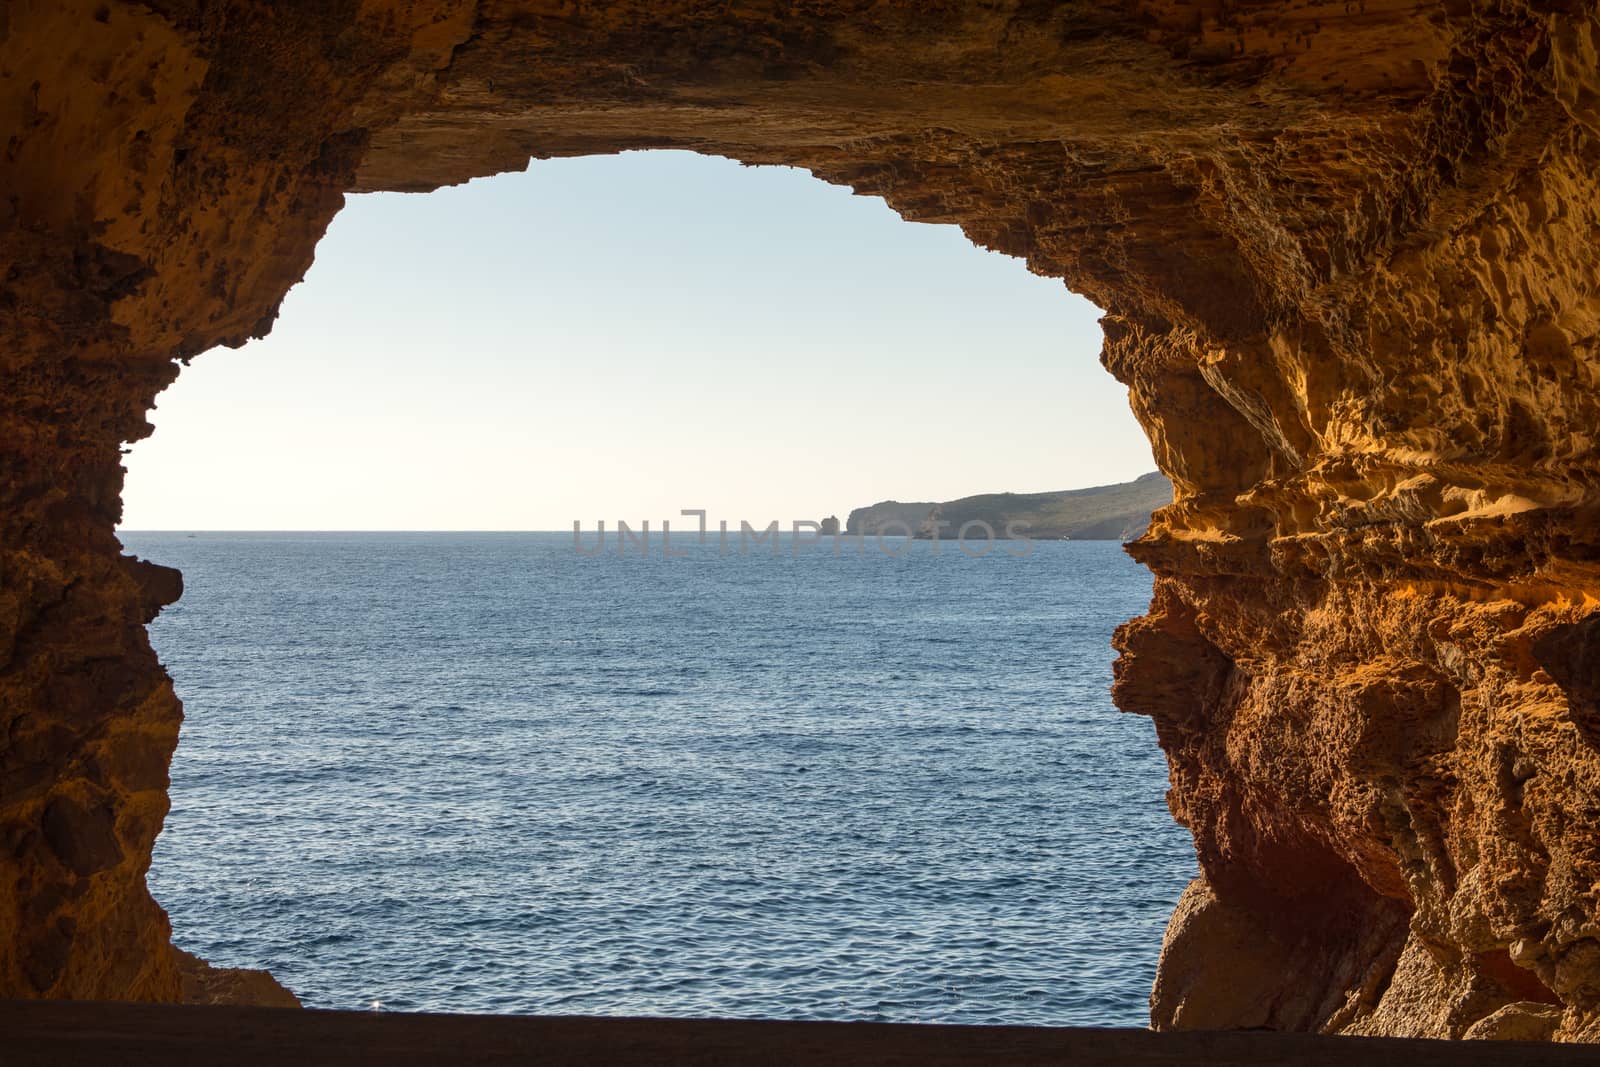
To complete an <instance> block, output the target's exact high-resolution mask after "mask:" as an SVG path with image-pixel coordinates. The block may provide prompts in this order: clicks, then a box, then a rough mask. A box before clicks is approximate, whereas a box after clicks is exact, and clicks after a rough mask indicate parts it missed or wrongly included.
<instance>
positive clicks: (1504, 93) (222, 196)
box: [0, 0, 1600, 1039]
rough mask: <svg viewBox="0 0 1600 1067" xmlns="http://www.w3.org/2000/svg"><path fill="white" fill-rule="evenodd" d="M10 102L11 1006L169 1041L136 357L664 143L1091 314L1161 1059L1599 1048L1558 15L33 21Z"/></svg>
mask: <svg viewBox="0 0 1600 1067" xmlns="http://www.w3.org/2000/svg"><path fill="white" fill-rule="evenodd" d="M0 90H3V91H0V108H3V109H4V110H3V118H4V123H3V125H0V129H3V130H5V131H7V133H6V136H7V138H8V140H7V145H6V150H5V152H4V153H3V154H0V191H3V193H4V195H3V196H0V278H3V279H4V282H3V288H0V330H3V339H4V344H3V345H0V371H3V375H4V377H3V381H4V383H5V388H4V389H3V390H0V444H3V455H4V462H3V464H0V773H3V775H4V777H3V786H0V995H19V996H56V997H62V996H77V997H91V996H93V997H127V998H146V999H167V1000H174V999H178V997H179V996H180V993H181V988H180V987H181V982H180V977H179V970H180V969H179V957H178V956H177V955H176V954H175V952H174V951H173V950H172V949H171V948H170V946H169V944H168V937H169V933H168V927H167V923H166V920H165V917H164V915H163V914H162V913H161V911H160V909H159V908H158V907H157V906H156V905H155V904H154V903H153V902H152V901H151V899H150V898H149V895H148V893H147V892H146V891H145V888H144V871H145V869H146V867H147V865H148V863H149V857H150V849H151V845H152V842H153V840H154V837H155V835H156V833H157V832H158V830H159V828H160V825H161V820H162V818H163V817H164V815H165V810H166V784H167V781H166V766H167V760H168V758H169V756H170V754H171V751H172V748H173V745H174V744H175V742H176V738H177V729H178V723H179V719H180V716H181V712H180V709H179V706H178V702H177V700H176V698H175V697H174V695H173V692H172V689H171V685H170V683H169V682H168V680H167V679H166V677H165V674H164V673H163V671H162V669H161V667H160V664H159V663H158V662H157V660H156V658H155V656H154V654H153V653H152V651H151V650H150V647H149V644H148V641H147V640H146V638H145V634H144V624H145V623H146V622H147V621H148V620H149V619H150V618H151V617H152V616H153V614H154V613H155V612H156V611H157V610H159V608H160V606H161V604H162V603H164V602H168V601H170V599H171V598H172V597H173V596H175V595H176V594H177V592H178V587H177V585H176V582H175V581H174V580H172V579H171V578H170V576H165V575H163V574H161V573H160V572H158V571H152V570H151V569H150V568H149V567H148V566H147V565H145V564H142V563H139V562H137V561H134V560H132V559H130V558H128V557H126V556H124V555H122V553H121V550H120V547H119V545H118V544H117V541H116V539H115V536H114V534H113V529H114V526H115V523H116V520H117V517H118V513H119V504H118V493H119V490H120V486H121V478H122V470H121V467H120V453H119V448H120V447H121V446H122V444H123V443H125V442H128V441H133V440H137V439H139V438H140V437H141V436H143V435H144V434H145V433H147V432H148V431H149V427H148V424H147V423H146V421H145V412H146V411H147V410H148V409H149V408H150V406H151V405H152V403H153V402H154V399H155V397H156V394H157V393H158V392H159V391H160V390H161V389H162V388H163V387H165V386H166V385H167V384H168V383H169V382H170V381H171V380H172V378H173V376H174V374H175V373H176V371H177V367H176V365H175V364H174V363H173V360H174V359H175V358H178V359H187V358H189V357H192V356H194V355H197V354H199V353H200V352H202V351H204V350H206V349H208V348H211V347H213V346H215V345H218V344H224V345H238V344H241V343H243V342H244V341H245V340H246V339H247V338H248V337H250V336H252V335H259V334H261V333H263V332H264V331H265V330H266V329H268V328H269V327H270V325H271V322H272V319H273V316H274V314H275V313H276V308H277V306H278V302H279V301H280V300H281V298H282V296H283V294H284V292H285V290H286V289H287V288H288V286H289V285H291V284H293V282H294V281H296V280H297V279H298V278H299V277H300V276H301V274H302V273H303V272H304V271H305V269H306V267H307V265H308V264H309V263H310V261H311V256H312V254H313V251H314V247H315V244H316V241H317V239H318V237H319V236H320V235H321V233H322V232H323V229H324V228H325V227H326V225H327V223H328V220H329V219H330V218H331V217H332V215H333V214H334V212H335V211H337V209H338V207H339V206H340V204H341V203H342V197H343V194H344V193H345V192H347V191H350V190H371V189H411V190H422V189H429V188H433V187H435V186H437V185H439V184H442V183H447V182H459V181H462V180H465V179H467V178H470V177H473V176H475V175H482V174H489V173H493V172H495V171H500V170H505V169H513V168H520V167H522V166H523V165H524V164H525V163H526V161H527V159H528V158H529V157H530V156H550V155H570V154H579V153H592V152H615V151H619V150H622V149H628V148H640V147H651V146H659V147H672V148H686V149H693V150H696V151H702V152H713V153H720V154H724V155H728V156H733V157H735V158H738V159H742V160H745V161H747V162H751V163H786V164H792V165H796V166H802V167H806V168H809V169H810V170H812V171H813V172H814V173H816V174H817V175H818V176H819V177H821V178H823V179H825V180H828V181H832V182H839V183H844V184H849V185H851V186H853V187H855V188H856V189H857V190H858V191H860V192H862V193H866V194H871V195H878V196H882V197H884V198H885V199H886V200H887V201H888V202H889V203H890V204H891V205H892V206H893V207H894V208H895V209H896V210H898V211H899V212H901V213H902V214H903V215H905V216H906V217H907V218H909V219H913V220H923V221H931V222H949V223H956V224H959V225H960V226H962V227H963V229H964V230H965V231H966V233H967V234H968V235H969V236H970V237H971V238H972V239H973V240H974V241H976V242H978V243H980V244H984V245H987V246H989V247H993V248H997V249H1001V250H1004V251H1006V252H1010V253H1013V254H1016V255H1021V256H1025V257H1027V260H1028V262H1029V265H1030V266H1031V267H1032V269H1034V270H1035V271H1038V272H1040V273H1043V274H1048V275H1053V276H1056V277H1060V278H1063V279H1066V281H1067V282H1068V284H1070V285H1071V286H1072V287H1073V288H1075V289H1077V290H1078V291H1080V292H1082V293H1084V294H1086V295H1088V296H1089V297H1091V298H1092V299H1094V300H1095V301H1096V302H1097V303H1099V304H1100V305H1101V306H1102V307H1104V308H1105V309H1106V310H1107V316H1106V319H1105V328H1106V344H1105V348H1104V351H1103V354H1102V359H1103V362H1104V363H1105V365H1106V366H1107V367H1108V369H1110V370H1111V372H1112V373H1113V374H1115V375H1116V376H1117V377H1118V378H1119V379H1120V380H1122V381H1123V382H1125V383H1127V384H1128V385H1129V387H1130V389H1131V397H1132V403H1133V407H1134V410H1135V413H1136V414H1137V415H1138V417H1139V419H1140V421H1141V422H1142V423H1143V425H1144V426H1145V428H1146V429H1147V431H1148V432H1149V434H1150V438H1151V441H1152V443H1153V445H1154V451H1155V455H1156V458H1157V461H1158V462H1159V464H1160V466H1161V468H1162V470H1163V471H1164V472H1165V473H1166V474H1167V475H1168V476H1169V477H1170V478H1171V479H1172V481H1173V483H1174V486H1175V491H1176V499H1175V501H1174V503H1173V505H1172V506H1171V507H1170V508H1167V509H1165V510H1164V511H1163V512H1161V513H1159V514H1158V515H1157V518H1156V521H1155V522H1154V523H1153V524H1152V527H1151V529H1150V531H1149V533H1148V534H1147V535H1146V537H1145V538H1144V539H1142V540H1141V541H1140V542H1139V543H1138V544H1137V545H1136V546H1135V547H1134V552H1135V554H1136V555H1137V556H1138V558H1139V559H1141V560H1142V561H1144V562H1145V563H1147V564H1148V565H1149V566H1150V567H1151V568H1152V569H1153V570H1154V571H1155V572H1156V574H1157V589H1156V596H1155V599H1154V602H1153V604H1152V607H1151V611H1150V613H1149V614H1148V615H1147V616H1146V617H1145V618H1143V619H1140V620H1137V621H1135V622H1132V623H1130V624H1129V625H1128V626H1127V627H1126V628H1124V630H1123V631H1122V634H1121V636H1120V637H1119V647H1121V648H1122V650H1123V653H1124V655H1123V659H1122V661H1121V662H1120V664H1119V667H1118V679H1117V688H1116V695H1117V699H1118V700H1119V702H1120V703H1121V705H1122V706H1123V707H1124V708H1126V709H1128V710H1131V711H1138V712H1141V713H1144V714H1148V715H1150V716H1152V718H1154V720H1155V723H1156V727H1157V731H1158V734H1159V737H1160V739H1161V743H1162V745H1163V746H1164V748H1165V749H1166V751H1167V754H1168V756H1169V760H1170V764H1171V769H1172V791H1171V794H1170V801H1171V806H1172V809H1173V812H1174V815H1175V816H1176V817H1177V818H1179V819H1180V820H1181V821H1183V822H1184V823H1185V824H1186V825H1187V826H1188V827H1190V829H1191V830H1192V831H1193V832H1194V836H1195V843H1196V847H1197V850H1198V853H1199V858H1200V863H1201V867H1202V870H1203V872H1204V879H1203V882H1202V883H1201V886H1200V888H1198V889H1195V890H1192V891H1191V894H1190V895H1189V896H1188V897H1186V898H1185V906H1184V908H1183V909H1180V913H1179V916H1178V920H1177V921H1176V922H1175V924H1174V928H1173V930H1172V932H1171V934H1170V935H1169V938H1168V943H1167V951H1166V953H1165V955H1164V958H1163V962H1162V967H1161V979H1160V981H1159V982H1158V985H1157V992H1156V997H1155V1002H1154V1005H1155V1017H1154V1022H1155V1024H1156V1025H1157V1026H1161V1027H1172V1026H1184V1025H1207V1026H1255V1025H1272V1026H1283V1027H1294V1028H1303V1029H1325V1030H1345V1031H1352V1032H1386V1033H1398V1032H1409V1033H1422V1034H1428V1035H1432V1036H1452V1037H1455V1036H1467V1035H1471V1036H1479V1035H1491V1034H1501V1033H1507V1034H1509V1033H1515V1034H1518V1035H1522V1034H1544V1033H1546V1029H1545V1023H1546V1022H1547V1021H1549V1020H1551V1019H1554V1018H1556V1017H1557V1016H1558V1017H1559V1019H1558V1021H1557V1022H1556V1023H1555V1024H1554V1025H1553V1028H1551V1029H1549V1031H1548V1032H1549V1033H1550V1034H1551V1035H1552V1036H1555V1037H1559V1038H1581V1039H1593V1038H1595V1037H1597V1036H1600V916H1597V902H1600V900H1597V898H1600V889H1597V886H1600V803H1597V798H1600V788H1597V787H1600V752H1597V750H1596V745H1597V743H1600V741H1597V737H1596V731H1597V729H1600V726H1597V714H1600V712H1597V710H1596V692H1597V684H1596V679H1595V676H1596V670H1597V668H1596V658H1597V655H1600V653H1597V652H1596V648H1597V641H1600V623H1597V621H1596V619H1597V617H1600V615H1597V612H1600V546H1597V540H1600V532H1597V531H1600V526H1597V524H1596V519H1597V517H1600V494H1597V491H1596V484H1597V467H1596V459H1595V435H1596V433H1597V429H1596V428H1597V426H1600V390H1597V388H1596V386H1597V383H1600V356H1597V352H1596V338H1597V334H1600V299H1597V295H1596V283H1597V279H1600V198H1597V196H1596V177H1595V175H1596V174H1597V173H1600V21H1597V18H1596V12H1595V10H1594V9H1593V6H1592V5H1582V4H1565V3H1550V4H1544V3H1531V2H1518V0H1510V2H1504V3H1459V4H1413V3H1405V2H1384V0H1348V2H1344V0H1341V2H1338V3H1318V2H1313V0H1300V2H1285V3H1263V4H1251V5H1247V6H1246V5H1229V4H1221V3H1218V4H1211V3H1200V4H1187V3H1180V2H1177V0H1128V2H1125V3H1113V4H1094V3H1087V2H1085V3H1065V4H1037V3H1022V2H1020V0H1013V2H1007V0H998V2H995V3H990V4H921V3H916V4H912V3H872V4H869V3H853V2H834V0H819V2H816V3H807V4H791V3H787V2H771V3H764V2H756V3H749V4H744V5H738V6H734V5H723V4H715V3H713V4H688V3H681V2H674V0H663V2H656V0H651V2H645V0H623V2H618V3H608V4H588V3H572V2H562V0H551V2H542V0H506V2H489V0H483V2H473V0H363V2H359V3H358V2H353V0H352V2H345V3H333V4H312V5H277V4H268V3H265V2H263V0H236V2H233V3H229V4H226V5H206V6H198V5H190V4H186V3H173V4H162V3H157V4H151V5H134V4H127V3H121V2H105V3H99V2H90V3H77V2H73V0H60V2H53V3H34V2H26V0H25V2H22V3H16V4H11V5H8V6H7V7H5V8H4V9H3V12H0ZM841 254H848V250H844V251H842V252H841ZM1070 357H1071V354H1070V353H1063V358H1070ZM208 358H225V357H221V356H213V357H208ZM1252 930H1254V931H1259V932H1260V934H1259V940H1258V941H1257V942H1256V944H1255V945H1254V948H1253V950H1252V951H1247V950H1246V948H1245V945H1246V942H1248V941H1249V940H1250V938H1249V937H1248V936H1247V935H1246V933H1245V932H1247V931H1252ZM1219 945H1231V946H1234V948H1232V949H1230V950H1229V951H1210V949H1215V948H1216V947H1217V946H1219ZM1230 987H1231V988H1234V989H1250V990H1260V991H1263V992H1262V995H1263V996H1270V998H1271V1002H1270V1004H1269V1005H1268V1006H1267V1007H1266V1009H1265V1010H1263V1008H1262V1006H1261V1004H1260V1003H1259V1001H1260V997H1232V998H1230V997H1229V996H1226V995H1223V994H1221V993H1219V992H1218V991H1219V990H1220V989H1223V988H1230Z"/></svg>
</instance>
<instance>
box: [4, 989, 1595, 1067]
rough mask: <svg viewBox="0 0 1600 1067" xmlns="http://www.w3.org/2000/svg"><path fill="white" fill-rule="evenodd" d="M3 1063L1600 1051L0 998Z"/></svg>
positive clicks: (1269, 1060) (1360, 1057) (1061, 1058)
mask: <svg viewBox="0 0 1600 1067" xmlns="http://www.w3.org/2000/svg"><path fill="white" fill-rule="evenodd" d="M0 1033H4V1034H5V1035H6V1039H5V1040H6V1053H5V1062H6V1063H7V1064H8V1065H9V1067H29V1065H33V1064H57V1063H115V1064H119V1065H122V1067H137V1065H139V1064H146V1063H151V1064H153V1063H162V1064H165V1063H195V1062H200V1063H206V1062H222V1061H223V1060H224V1058H225V1059H226V1061H227V1062H228V1063H229V1064H230V1067H250V1065H252V1064H272V1065H273V1067H278V1065H280V1064H284V1063H292V1064H295V1065H296V1067H311V1065H313V1064H321V1063H348V1062H367V1063H385V1064H407V1063H441V1062H460V1063H498V1062H503V1061H512V1060H515V1061H518V1062H524V1061H536V1062H538V1063H540V1064H545V1065H558V1064H569V1063H570V1064H595V1063H605V1064H614V1065H626V1064H658V1063H677V1064H725V1063H786V1064H787V1063H792V1064H807V1063H819V1064H822V1063H826V1064H836V1063H875V1064H919V1065H922V1064H955V1063H1002V1062H1003V1063H1008V1064H1035V1063H1038V1064H1043V1063H1050V1064H1061V1063H1071V1064H1074V1065H1075V1067H1096V1065H1100V1064H1106V1065H1112V1064H1119V1065H1120V1064H1129V1065H1133V1067H1141V1065H1146V1064H1149V1065H1155V1064H1161V1065H1175V1064H1236V1065H1239V1067H1246V1065H1251V1067H1253V1065H1258V1064H1259V1065H1262V1067H1268V1065H1276V1064H1284V1065H1287V1064H1294V1065H1296V1067H1321V1065H1329V1067H1332V1065H1335V1064H1361V1065H1362V1067H1380V1065H1383V1064H1391V1063H1392V1064H1403V1065H1405V1067H1433V1065H1435V1064H1438V1065H1440V1067H1443V1065H1447V1064H1448V1065H1456V1064H1483V1065H1486V1067H1487V1065H1489V1064H1505V1063H1516V1064H1522V1065H1527V1067H1538V1065H1543V1064H1600V1048H1596V1047H1594V1046H1592V1045H1567V1044H1551V1043H1546V1042H1540V1043H1523V1042H1517V1043H1508V1042H1475V1041H1468V1042H1449V1041H1419V1040H1411V1039H1400V1038H1367V1037H1323V1036H1317V1035H1312V1034H1292V1033H1270V1032H1264V1031H1257V1032H1233V1033H1228V1032H1204V1031H1190V1032H1183V1033H1155V1032H1153V1031H1149V1030H1101V1029H1087V1028H1085V1029H1064V1028H1059V1029H1058V1028H1049V1027H1031V1026H921V1025H908V1024H903V1023H833V1022H781V1021H755V1020H742V1019H588V1018H541V1017H532V1016H507V1015H420V1014H397V1013H378V1012H345V1011H283V1010H280V1009H274V1008H231V1007H187V1006H173V1005H157V1004H131V1003H111V1002H89V1001H20V1000H6V1001H0Z"/></svg>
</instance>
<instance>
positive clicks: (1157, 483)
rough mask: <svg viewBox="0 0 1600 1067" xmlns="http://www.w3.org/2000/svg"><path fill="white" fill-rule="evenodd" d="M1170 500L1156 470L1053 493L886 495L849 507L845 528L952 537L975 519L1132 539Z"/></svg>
mask: <svg viewBox="0 0 1600 1067" xmlns="http://www.w3.org/2000/svg"><path fill="white" fill-rule="evenodd" d="M1170 503H1172V483H1171V482H1169V481H1168V480H1167V478H1166V476H1165V475H1164V474H1161V473H1160V472H1159V471H1152V472H1151V473H1149V474H1146V475H1144V476H1143V477H1141V478H1138V479H1136V480H1135V481H1131V482H1119V483H1117V484H1115V485H1099V486H1093V487H1091V488H1088V489H1065V490H1061V491H1059V492H1054V493H985V494H981V495H979V496H967V497H962V498H961V499H959V500H950V501H946V502H944V503H933V502H922V503H910V504H902V503H900V502H899V501H895V500H885V501H883V502H881V503H878V504H873V505H871V506H869V507H864V508H856V509H855V510H854V511H852V512H850V517H849V518H848V519H847V520H846V522H845V532H846V533H850V534H867V535H869V536H870V535H875V534H879V533H882V534H890V535H892V534H900V535H902V536H903V535H905V534H906V533H907V532H908V531H909V532H910V533H911V535H912V536H915V537H920V538H940V539H954V538H957V537H960V536H961V531H962V530H963V529H965V528H967V524H968V523H974V524H983V525H986V526H987V528H988V529H989V530H991V531H993V532H994V534H995V535H997V536H1004V535H1005V532H1006V530H1007V529H1008V528H1014V529H1016V530H1017V531H1018V532H1019V533H1022V534H1023V535H1024V536H1027V537H1034V538H1040V539H1042V540H1051V541H1059V540H1066V539H1070V540H1076V541H1130V540H1132V539H1133V538H1135V537H1138V536H1140V535H1141V534H1143V533H1144V532H1145V530H1146V529H1147V528H1148V527H1149V525H1150V514H1151V513H1152V512H1153V511H1155V510H1156V509H1157V508H1162V507H1166V506H1167V505H1168V504H1170ZM1013 524H1015V526H1014V527H1013ZM974 528H977V527H974Z"/></svg>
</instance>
